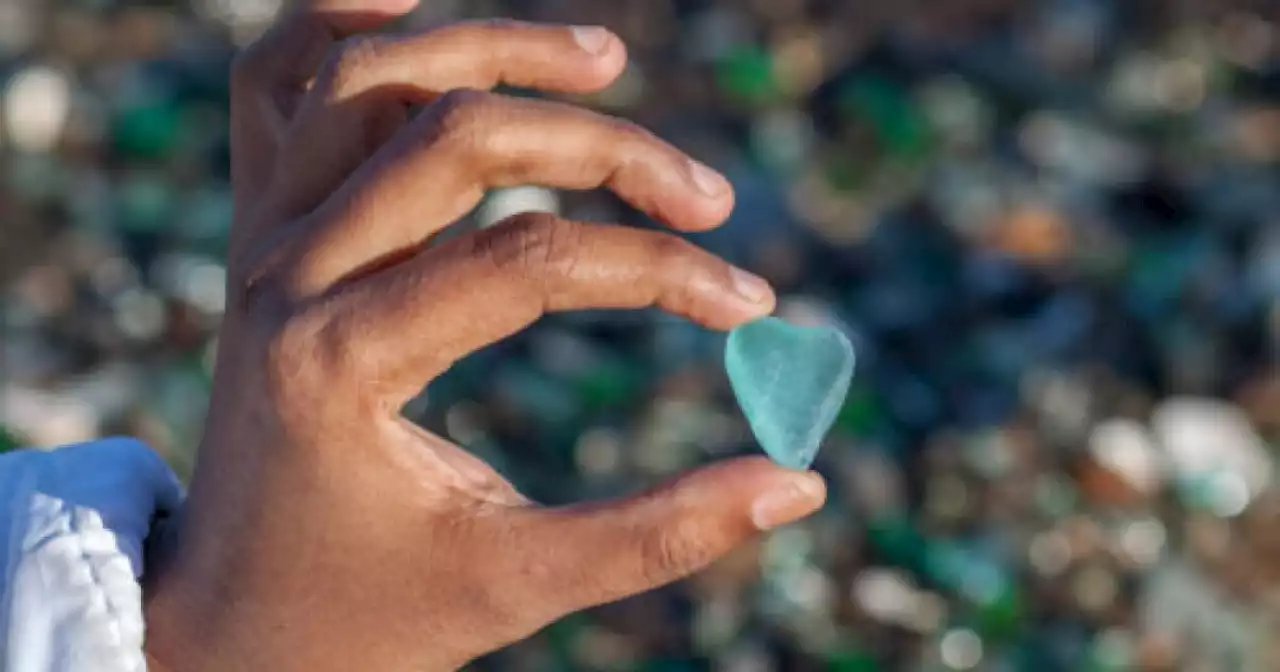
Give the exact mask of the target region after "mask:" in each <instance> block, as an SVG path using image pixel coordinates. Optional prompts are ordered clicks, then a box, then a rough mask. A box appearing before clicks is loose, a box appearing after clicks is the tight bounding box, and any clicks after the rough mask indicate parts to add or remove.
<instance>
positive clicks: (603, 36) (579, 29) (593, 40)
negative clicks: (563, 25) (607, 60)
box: [573, 26, 609, 56]
mask: <svg viewBox="0 0 1280 672" xmlns="http://www.w3.org/2000/svg"><path fill="white" fill-rule="evenodd" d="M573 41H574V42H577V43H578V46H579V47H582V49H583V51H586V52H587V53H588V54H591V55H593V56H600V55H601V54H603V53H604V52H605V50H607V49H608V48H609V31H607V30H605V29H604V28H600V27H598V26H574V27H573Z"/></svg>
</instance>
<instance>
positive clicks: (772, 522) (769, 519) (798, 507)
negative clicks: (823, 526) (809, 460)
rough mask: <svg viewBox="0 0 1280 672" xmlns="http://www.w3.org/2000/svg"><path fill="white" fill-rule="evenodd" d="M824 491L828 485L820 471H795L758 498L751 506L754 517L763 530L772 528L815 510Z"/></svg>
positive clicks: (752, 519) (756, 523)
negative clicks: (786, 480) (823, 480)
mask: <svg viewBox="0 0 1280 672" xmlns="http://www.w3.org/2000/svg"><path fill="white" fill-rule="evenodd" d="M825 494H826V486H824V485H823V483H822V478H821V477H819V476H818V475H817V474H814V473H811V472H806V473H803V474H796V475H795V476H794V477H793V478H792V479H791V480H790V481H788V482H787V483H785V484H783V485H781V486H779V487H778V488H777V489H775V490H771V491H769V492H767V493H765V494H764V495H761V496H760V498H759V499H757V500H756V501H755V504H754V505H752V507H751V521H752V522H753V523H755V525H756V527H757V528H758V529H760V530H772V529H773V528H775V527H778V526H779V525H784V524H786V523H790V522H791V521H793V520H797V519H799V518H803V517H804V516H807V515H809V514H810V513H813V512H814V511H816V510H817V509H818V507H819V506H821V505H822V501H823V498H824V496H825Z"/></svg>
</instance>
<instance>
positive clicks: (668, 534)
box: [642, 519, 714, 584]
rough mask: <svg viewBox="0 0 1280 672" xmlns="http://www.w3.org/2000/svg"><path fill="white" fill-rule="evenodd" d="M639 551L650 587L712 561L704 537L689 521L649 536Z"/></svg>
mask: <svg viewBox="0 0 1280 672" xmlns="http://www.w3.org/2000/svg"><path fill="white" fill-rule="evenodd" d="M642 552H643V557H644V564H645V572H646V575H647V577H646V578H647V579H648V580H649V582H650V583H653V584H662V583H667V582H669V581H673V580H675V579H678V578H681V577H684V576H687V575H689V574H691V573H693V572H694V571H696V570H697V569H699V568H701V567H703V566H705V565H707V564H708V563H710V562H711V561H712V560H713V559H714V553H713V552H712V548H711V546H710V544H709V543H708V542H707V540H706V535H705V534H704V533H703V530H701V529H700V526H699V525H698V524H697V522H696V521H694V520H690V519H684V520H681V521H679V522H677V523H676V524H675V525H674V526H673V527H670V528H664V529H661V530H658V531H656V532H654V533H652V534H651V535H650V536H649V537H648V539H647V541H646V547H645V548H644V549H643V551H642Z"/></svg>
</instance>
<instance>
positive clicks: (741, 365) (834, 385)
mask: <svg viewBox="0 0 1280 672" xmlns="http://www.w3.org/2000/svg"><path fill="white" fill-rule="evenodd" d="M854 359H855V357H854V351H853V344H852V343H850V342H849V339H848V338H846V337H845V335H844V334H842V333H841V332H840V331H839V330H837V329H835V328H833V327H826V326H820V327H801V326H795V325H792V324H789V323H787V322H785V321H783V320H780V319H778V318H774V317H766V318H764V319H761V320H757V321H755V322H751V323H748V324H745V325H743V326H741V327H738V328H737V329H734V330H733V331H732V332H730V334H729V340H728V343H727V344H726V346H725V353H724V364H725V369H726V371H728V374H729V383H730V385H731V386H732V387H733V393H734V395H735V396H736V397H737V399H738V405H739V406H741V407H742V412H743V413H744V414H745V415H746V417H747V422H748V423H749V424H750V425H751V431H752V433H753V434H754V435H755V437H756V440H757V441H759V442H760V446H761V447H762V448H763V449H764V451H765V453H767V454H768V455H769V457H770V458H772V459H773V461H775V462H777V463H778V464H781V465H782V466H785V467H789V468H792V469H807V468H808V467H809V465H811V464H813V460H814V458H815V457H817V454H818V448H819V447H820V446H821V444H822V440H823V438H825V437H826V435H827V431H828V430H830V429H831V424H832V423H833V422H835V419H836V415H837V414H838V413H839V412H840V407H841V406H842V405H843V404H844V399H845V396H846V395H847V394H848V393H849V381H850V380H852V378H853V365H854Z"/></svg>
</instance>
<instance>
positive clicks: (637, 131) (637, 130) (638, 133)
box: [605, 117, 658, 147]
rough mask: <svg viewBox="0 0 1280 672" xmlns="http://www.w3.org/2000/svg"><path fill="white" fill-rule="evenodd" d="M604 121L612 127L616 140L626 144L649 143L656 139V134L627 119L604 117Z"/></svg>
mask: <svg viewBox="0 0 1280 672" xmlns="http://www.w3.org/2000/svg"><path fill="white" fill-rule="evenodd" d="M605 123H606V124H608V126H609V127H610V128H612V129H613V133H614V135H615V136H616V137H617V140H618V142H621V143H624V144H625V145H626V146H629V147H634V146H636V145H650V144H653V143H655V142H657V141H658V136H656V135H654V134H653V132H652V131H650V130H649V129H647V128H645V127H644V126H641V125H640V124H637V123H636V122H634V121H631V120H629V119H622V118H620V117H605Z"/></svg>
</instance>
